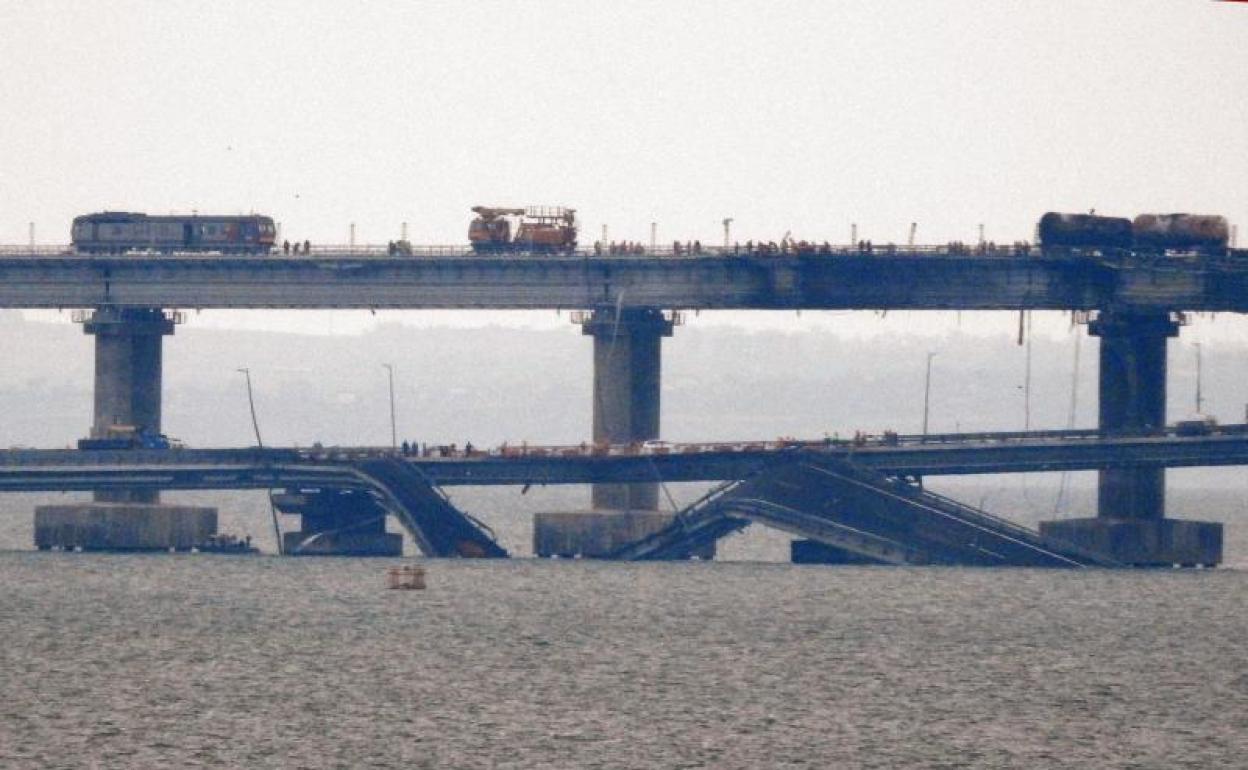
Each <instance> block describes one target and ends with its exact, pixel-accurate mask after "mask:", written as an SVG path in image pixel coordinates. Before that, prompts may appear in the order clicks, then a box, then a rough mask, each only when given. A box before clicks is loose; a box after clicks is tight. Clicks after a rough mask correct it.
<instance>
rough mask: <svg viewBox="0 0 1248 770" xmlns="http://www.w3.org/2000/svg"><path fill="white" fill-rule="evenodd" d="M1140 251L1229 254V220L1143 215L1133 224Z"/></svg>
mask: <svg viewBox="0 0 1248 770" xmlns="http://www.w3.org/2000/svg"><path fill="white" fill-rule="evenodd" d="M1132 229H1133V231H1134V233H1135V247H1136V248H1137V249H1139V250H1141V251H1157V252H1164V251H1189V252H1200V253H1202V254H1222V253H1225V252H1226V245H1227V242H1228V241H1229V234H1230V228H1229V226H1228V225H1227V222H1226V217H1222V216H1216V215H1207V214H1140V215H1139V216H1138V217H1136V218H1135V222H1133V223H1132Z"/></svg>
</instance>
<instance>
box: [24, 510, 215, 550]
mask: <svg viewBox="0 0 1248 770" xmlns="http://www.w3.org/2000/svg"><path fill="white" fill-rule="evenodd" d="M216 534H217V509H216V508H206V507H201V506H190V505H160V504H155V505H153V504H147V503H78V504H71V505H40V506H38V507H36V508H35V547H36V548H38V549H39V550H41V551H46V550H49V549H52V548H63V549H66V550H74V549H82V550H84V551H168V550H175V551H189V550H190V549H191V548H192V547H194V546H196V545H200V544H202V543H205V542H206V541H207V540H208V538H210V537H212V536H213V535H216Z"/></svg>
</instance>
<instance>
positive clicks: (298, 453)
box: [0, 425, 1248, 492]
mask: <svg viewBox="0 0 1248 770" xmlns="http://www.w3.org/2000/svg"><path fill="white" fill-rule="evenodd" d="M691 446H692V445H691ZM722 446H723V445H722V444H708V445H701V446H700V448H698V449H697V450H696V451H675V452H672V451H669V452H662V453H654V454H637V453H629V452H628V451H627V448H624V447H617V448H616V449H617V450H618V451H617V452H616V453H615V454H610V453H605V454H596V453H594V452H593V451H578V450H577V448H575V447H566V448H549V449H548V448H541V447H532V448H528V449H526V450H525V451H524V452H523V453H516V454H514V455H511V456H503V455H501V454H491V453H484V452H483V453H479V454H476V455H474V456H472V457H462V456H461V457H432V458H423V457H422V458H414V457H413V458H403V459H405V460H406V462H407V463H408V464H410V465H412V466H413V467H414V468H416V469H417V470H419V471H420V473H421V474H422V476H423V477H424V478H425V479H426V480H427V481H428V482H429V483H430V484H433V485H436V486H471V485H543V484H595V483H599V484H600V483H646V482H659V481H661V482H688V481H727V480H734V479H740V478H744V477H746V476H748V475H750V474H752V473H754V472H757V471H758V470H759V469H761V468H764V467H768V466H772V465H776V464H783V463H785V462H789V461H790V460H792V459H793V458H795V457H797V456H798V455H799V454H800V453H801V452H814V453H818V454H820V455H824V456H828V457H832V458H836V459H839V460H845V461H849V462H852V463H853V464H854V465H855V466H858V467H861V468H864V469H869V470H873V471H877V472H880V473H884V474H887V475H890V476H909V477H921V476H936V475H970V474H991V473H1024V472H1040V471H1080V470H1098V469H1105V468H1117V467H1141V466H1144V467H1155V468H1178V467H1197V466H1229V465H1248V425H1224V426H1221V427H1220V428H1218V429H1217V432H1216V433H1212V434H1209V435H1198V436H1181V435H1174V434H1168V435H1155V436H1101V435H1100V434H1098V433H1096V432H1095V431H1047V432H1033V433H1000V434H968V435H966V436H959V435H956V434H952V435H944V436H931V437H926V438H924V439H922V440H916V437H903V438H902V440H901V441H899V442H898V443H896V444H886V443H870V444H867V445H864V446H855V445H854V444H853V443H852V442H844V441H842V442H829V443H827V444H823V443H821V442H810V443H807V444H805V445H801V446H799V445H788V446H781V445H774V446H760V447H759V448H751V446H750V445H745V446H744V447H742V448H736V447H735V446H734V447H733V448H727V449H725V448H716V447H722ZM394 456H395V455H394V454H393V453H392V452H391V451H390V450H389V449H379V448H368V447H365V448H345V447H340V448H327V449H278V448H267V449H258V448H251V449H170V450H114V451H79V450H71V449H60V450H57V449H16V450H12V449H11V450H6V451H0V492H39V491H44V492H46V491H60V492H72V491H92V490H98V489H108V488H119V489H121V488H124V489H135V488H148V489H269V488H274V487H320V486H325V487H333V488H341V489H368V488H370V487H371V482H370V480H369V479H368V478H367V474H365V473H362V472H361V471H360V467H361V464H362V463H365V462H367V461H370V460H375V459H377V458H379V457H394Z"/></svg>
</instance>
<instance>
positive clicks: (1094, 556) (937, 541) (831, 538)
mask: <svg viewBox="0 0 1248 770" xmlns="http://www.w3.org/2000/svg"><path fill="white" fill-rule="evenodd" d="M751 522H760V523H763V524H767V525H769V526H772V527H776V528H778V529H781V530H784V531H787V532H790V533H792V534H794V535H798V536H800V537H804V538H807V539H808V540H809V541H813V542H815V543H818V544H820V545H821V546H822V550H823V552H824V553H823V556H824V558H822V559H821V561H845V562H859V563H876V564H945V565H964V566H1017V567H1080V566H1103V567H1109V566H1122V565H1121V564H1119V563H1118V562H1116V561H1115V560H1114V559H1112V558H1109V557H1107V556H1105V555H1103V554H1099V553H1093V552H1090V551H1086V550H1084V549H1081V548H1079V547H1077V546H1075V545H1072V544H1070V543H1067V542H1064V541H1061V540H1058V539H1056V538H1052V537H1044V536H1042V535H1038V534H1037V533H1035V532H1033V531H1031V530H1029V529H1027V528H1025V527H1021V526H1019V525H1017V524H1013V523H1011V522H1009V521H1006V520H1004V519H1001V518H998V517H995V516H992V515H990V514H988V513H986V512H984V511H981V510H978V509H975V508H971V507H970V506H966V505H963V504H961V503H958V502H956V501H953V500H950V499H949V498H946V497H942V496H940V495H936V494H933V493H931V492H928V491H926V490H924V489H922V488H921V487H919V486H917V485H914V484H911V483H908V482H906V481H904V480H901V479H898V478H895V477H888V476H885V475H884V474H881V473H878V472H875V471H870V470H867V469H865V468H860V467H857V466H855V465H854V464H853V463H851V462H847V461H845V460H842V459H838V458H834V457H830V456H827V455H820V454H818V453H814V452H799V453H797V455H796V456H795V457H794V458H793V461H792V462H789V463H786V464H783V465H777V466H775V467H772V468H768V469H766V470H763V471H760V472H758V473H756V474H755V475H753V476H751V477H750V478H748V479H744V480H742V481H739V482H736V483H733V484H729V485H726V486H724V487H721V488H720V489H718V490H715V491H714V492H713V493H712V494H710V495H708V496H707V497H705V498H703V499H702V500H699V501H698V502H696V503H694V504H693V505H692V506H690V507H689V508H687V509H685V510H684V511H681V512H680V513H678V514H677V515H676V518H675V520H674V521H673V522H672V523H671V524H670V525H669V526H668V527H666V528H665V529H662V530H660V531H659V532H656V533H655V534H653V535H651V536H649V537H647V538H645V539H643V540H641V541H640V542H637V543H633V544H631V545H628V546H626V547H624V548H622V549H620V550H618V551H617V552H616V553H614V554H612V556H614V557H615V558H618V559H630V560H643V559H672V558H681V557H682V556H683V554H685V553H688V552H690V551H693V550H696V549H698V548H705V547H706V546H707V545H709V544H711V543H713V542H715V541H716V540H718V539H719V538H722V537H724V536H726V535H729V534H732V533H733V532H736V531H738V530H740V529H743V528H744V527H745V526H747V525H748V524H750V523H751Z"/></svg>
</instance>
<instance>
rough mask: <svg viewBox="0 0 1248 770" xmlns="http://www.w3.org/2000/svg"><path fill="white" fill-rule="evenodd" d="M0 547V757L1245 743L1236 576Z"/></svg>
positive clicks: (339, 757)
mask: <svg viewBox="0 0 1248 770" xmlns="http://www.w3.org/2000/svg"><path fill="white" fill-rule="evenodd" d="M394 563H397V562H396V561H392V560H381V561H378V560H362V559H277V558H272V557H251V558H246V557H224V556H205V555H195V556H191V555H187V556H169V555H158V556H136V555H87V554H52V553H34V552H8V553H0V584H3V586H4V590H3V591H2V592H0V692H2V693H3V698H0V767H4V768H45V767H246V768H252V767H309V768H319V767H400V766H401V767H457V768H458V767H516V768H550V767H555V768H560V767H567V768H580V767H604V768H606V767H611V768H616V767H636V768H651V767H732V768H735V767H740V768H758V767H836V766H850V767H852V766H863V767H899V766H928V767H965V766H971V767H1050V766H1051V767H1158V768H1169V767H1243V766H1245V763H1248V753H1245V752H1248V645H1246V644H1245V640H1246V639H1248V573H1246V572H1243V571H1240V570H1234V569H1223V570H1209V571H1196V572H1179V571H1159V572H1104V571H1084V572H1073V571H1067V572H1057V571H1035V570H1004V571H983V570H961V569H892V568H841V567H813V566H812V567H801V566H792V565H787V564H757V563H755V564H747V563H693V564H645V565H630V564H610V563H590V562H567V561H563V562H550V561H533V560H514V561H511V562H493V563H483V562H464V561H458V562H457V561H440V560H435V561H428V562H425V564H426V566H427V568H428V570H429V584H430V585H429V589H428V590H427V591H423V592H419V591H387V590H385V589H384V588H383V585H384V571H385V568H386V567H387V566H388V565H390V564H394Z"/></svg>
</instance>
